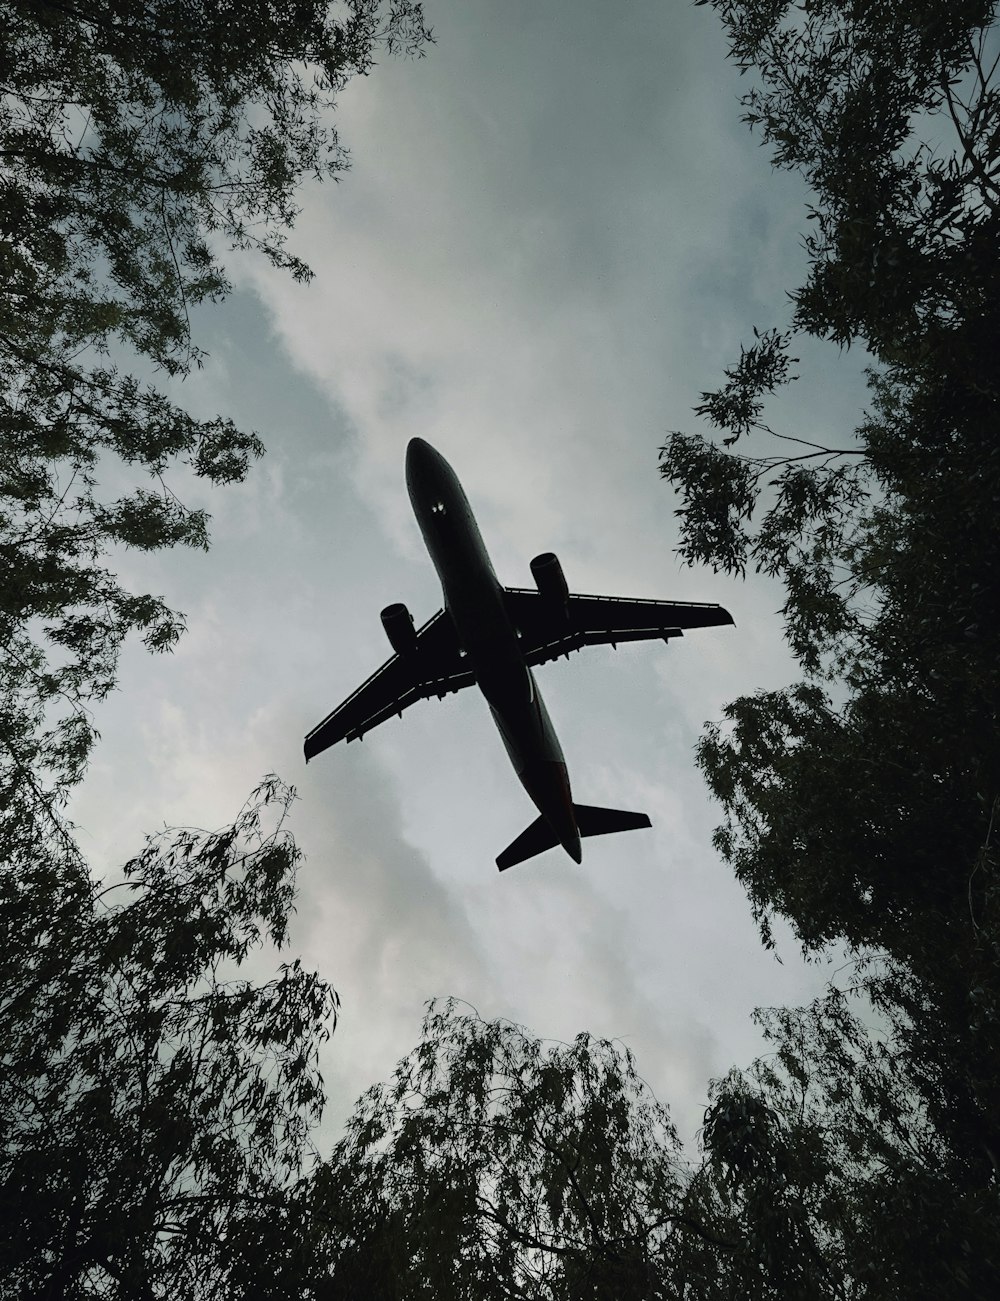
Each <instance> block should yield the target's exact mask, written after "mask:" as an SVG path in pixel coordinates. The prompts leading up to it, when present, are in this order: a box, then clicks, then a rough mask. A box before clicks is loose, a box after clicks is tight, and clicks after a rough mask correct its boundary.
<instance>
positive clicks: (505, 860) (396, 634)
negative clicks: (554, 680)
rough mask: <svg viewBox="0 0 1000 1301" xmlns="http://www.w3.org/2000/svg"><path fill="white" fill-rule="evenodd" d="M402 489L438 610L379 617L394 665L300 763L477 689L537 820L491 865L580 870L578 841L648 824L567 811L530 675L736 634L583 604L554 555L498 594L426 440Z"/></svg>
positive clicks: (451, 480)
mask: <svg viewBox="0 0 1000 1301" xmlns="http://www.w3.org/2000/svg"><path fill="white" fill-rule="evenodd" d="M406 487H407V491H408V492H409V496H410V502H411V504H412V506H413V513H414V515H415V516H416V517H417V523H418V524H419V526H420V531H421V533H422V534H423V538H424V542H425V544H426V546H427V550H428V551H429V552H430V557H431V560H432V561H433V563H434V568H435V569H436V570H437V574H438V577H439V578H440V580H441V589H442V593H443V596H444V609H443V610H438V612H437V614H435V615H433V616H432V617H431V618H430V619H428V621H427V622H426V623H425V624H423V625H422V626H421V627H420V628H416V627H415V626H414V620H413V615H412V614H411V613H410V611H409V610H408V609H407V607H406V606H405V605H403V604H401V603H396V604H394V605H388V606H386V608H385V609H384V610H383V611H382V625H383V627H384V629H385V633H386V636H387V637H388V639H389V644H390V645H391V646H392V649H393V651H394V654H393V656H392V658H391V659H390V660H387V661H386V663H385V664H383V665H382V667H381V668H380V669H377V670H376V671H375V672H374V673H373V674H372V676H371V677H370V678H369V679H368V680H367V682H364V683H363V684H362V685H361V686H360V687H359V688H358V689H357V691H355V692H354V694H353V695H351V696H348V697H347V699H346V700H345V701H344V702H343V704H340V705H338V706H337V708H336V709H335V710H334V711H333V713H331V714H328V715H327V717H326V718H324V719H323V721H322V722H321V723H319V724H318V725H317V726H316V727H314V728H313V730H312V731H311V732H310V733H309V734H308V736H307V737H306V739H305V756H306V762H307V763H308V761H309V760H310V759H312V758H314V757H315V756H316V755H317V754H319V753H320V752H321V751H322V750H325V749H326V748H327V747H328V746H331V745H334V744H336V742H338V741H342V740H344V739H345V738H346V739H347V740H348V741H353V740H355V739H356V738H357V739H360V738H361V737H363V736H364V734H365V733H366V732H368V731H370V730H371V729H372V728H373V727H377V726H378V725H379V723H382V722H384V721H385V720H386V719H387V718H391V717H392V716H393V715H394V714H398V715H399V716H400V717H402V714H403V710H404V709H407V708H409V706H410V705H412V704H413V703H414V702H415V701H417V700H422V699H427V698H430V697H431V696H437V697H439V698H441V697H443V696H445V695H447V694H448V693H449V692H452V691H460V690H461V689H462V688H463V687H469V686H473V685H476V686H478V687H479V689H480V691H481V692H482V693H483V695H484V696H485V697H486V702H487V704H488V705H489V707H490V712H491V713H492V715H493V719H494V721H495V723H496V725H497V728H498V729H499V732H500V737H501V739H502V741H503V743H504V746H505V747H506V750H507V754H508V755H509V757H510V760H511V763H512V764H513V766H514V771H515V772H516V773H517V775H518V777H519V779H520V781H521V784H522V785H523V786H524V789H525V790H526V791H527V793H528V795H529V796H530V798H531V800H532V802H533V803H534V805H535V807H536V808H537V809H538V813H539V816H538V817H537V818H536V819H535V821H534V822H532V823H531V824H530V825H529V826H528V827H527V828H526V829H525V830H524V831H522V832H521V834H520V835H519V836H518V837H517V838H516V839H515V840H514V841H512V843H511V844H510V845H508V846H507V848H506V849H505V850H504V851H503V853H502V854H500V855H499V856H498V858H497V860H496V863H497V867H498V868H499V869H500V871H501V872H503V871H506V869H507V868H509V867H513V866H514V865H515V864H516V863H523V862H524V861H525V860H526V859H529V858H533V857H534V856H535V855H536V854H541V853H544V852H545V851H546V850H548V849H553V848H555V847H556V846H557V845H561V846H562V847H563V849H565V850H566V852H567V853H568V854H569V856H570V857H571V858H572V859H573V860H574V861H575V862H577V863H579V862H580V861H581V859H582V857H583V854H582V849H581V845H580V840H581V837H586V836H600V835H604V834H606V833H608V832H615V831H630V830H633V829H636V828H640V827H648V826H651V825H652V824H651V823H650V820H649V818H648V816H647V815H646V814H645V813H630V812H626V811H625V810H623V809H604V808H597V807H595V806H593V805H589V804H574V803H573V796H572V793H571V790H570V783H569V777H568V775H567V771H566V761H565V759H564V758H563V752H562V749H561V747H560V745H559V740H558V738H557V737H556V733H555V729H554V728H553V726H552V723H551V720H550V719H549V715H548V711H547V710H546V708H545V702H544V701H543V700H542V696H541V692H540V691H539V690H538V685H537V683H536V682H535V677H534V674H533V673H532V669H533V668H534V667H535V665H537V664H543V663H545V661H546V660H553V659H557V658H559V657H560V656H563V655H565V656H568V655H569V653H570V651H576V650H579V649H580V648H581V647H583V646H596V645H600V644H602V643H610V644H611V645H612V646H616V645H617V644H618V643H619V642H626V641H644V640H647V639H657V638H660V639H662V640H663V641H668V640H669V639H670V638H671V637H680V636H682V635H683V631H684V629H685V628H707V627H714V626H718V625H720V624H731V623H733V618H732V616H731V615H730V614H729V612H728V611H727V610H724V609H723V608H722V607H721V606H719V605H708V604H703V603H699V602H694V601H686V602H685V601H643V600H632V599H630V598H628V597H621V596H579V595H575V594H572V593H571V592H570V591H569V589H568V587H567V584H566V579H565V577H564V575H563V571H562V566H561V565H560V563H559V560H558V559H557V557H556V556H555V555H554V554H553V553H552V552H551V551H546V552H543V554H542V555H540V556H536V557H535V558H534V560H532V561H531V574H532V577H533V578H534V580H535V586H534V588H520V587H503V586H501V584H500V582H499V581H498V579H497V576H496V574H495V573H494V572H493V566H492V564H491V563H490V558H489V556H488V555H487V552H486V548H485V546H484V545H483V539H482V537H481V536H480V533H479V527H478V525H477V524H476V519H475V516H474V515H473V513H472V509H471V507H470V506H469V502H468V499H467V498H466V495H465V493H464V491H463V489H462V485H461V484H460V483H459V481H458V477H457V475H456V474H455V471H454V470H453V469H452V468H451V466H450V465H449V464H448V462H447V461H446V460H445V459H444V457H443V456H442V455H441V453H440V452H438V451H435V449H434V448H433V447H431V445H430V443H428V442H425V440H424V439H422V438H412V439H411V440H410V442H409V444H408V446H407V449H406Z"/></svg>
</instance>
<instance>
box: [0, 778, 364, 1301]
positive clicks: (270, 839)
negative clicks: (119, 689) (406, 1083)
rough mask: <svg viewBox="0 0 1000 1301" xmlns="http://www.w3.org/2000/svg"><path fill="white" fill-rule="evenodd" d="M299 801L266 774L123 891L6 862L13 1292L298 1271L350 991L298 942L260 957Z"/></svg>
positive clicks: (259, 1287)
mask: <svg viewBox="0 0 1000 1301" xmlns="http://www.w3.org/2000/svg"><path fill="white" fill-rule="evenodd" d="M293 797H294V793H293V792H291V791H290V790H288V789H286V788H284V787H282V786H281V785H280V783H279V782H278V781H277V780H276V779H275V778H273V777H269V778H266V779H265V780H264V782H263V783H262V784H261V786H260V787H259V788H258V789H257V790H256V791H255V792H254V794H253V796H252V797H251V799H250V801H248V803H247V805H246V806H245V807H244V809H243V811H242V812H241V813H240V815H239V817H238V818H237V819H236V821H235V823H233V825H232V826H230V827H228V828H225V829H223V830H221V831H218V832H213V833H205V832H195V831H191V830H182V831H177V832H170V833H167V832H164V833H163V834H162V835H160V836H158V837H155V838H151V839H149V840H148V842H147V844H146V846H145V848H144V850H143V851H142V852H141V853H140V854H139V855H138V856H137V857H136V858H134V859H132V860H131V861H130V862H129V863H128V864H127V865H126V867H125V869H124V879H123V880H122V881H121V882H120V883H119V884H118V885H115V886H109V887H106V888H105V889H104V890H97V889H95V887H93V886H92V885H90V883H89V882H86V881H83V880H82V879H78V881H77V883H76V885H75V887H74V888H72V889H68V888H67V884H66V883H67V876H66V874H65V873H53V872H51V870H50V869H49V865H48V864H47V863H46V862H45V861H44V860H43V861H42V863H40V864H38V865H37V866H33V865H32V864H30V863H29V864H19V865H18V866H19V867H20V869H21V870H20V871H18V872H16V873H15V872H12V871H8V872H5V874H4V877H3V893H2V895H0V911H2V914H3V918H2V920H3V933H4V936H5V943H4V946H3V951H2V953H0V986H2V988H3V991H4V994H3V998H2V1000H0V1039H2V1045H3V1047H2V1068H0V1125H2V1130H3V1135H2V1141H0V1220H2V1222H3V1224H4V1233H3V1234H2V1235H0V1279H2V1280H3V1281H2V1284H0V1289H2V1292H3V1295H4V1296H11V1297H13V1296H42V1295H51V1296H60V1297H65V1298H77V1297H79V1298H84V1297H96V1296H100V1297H107V1298H116V1297H119V1298H122V1299H123V1301H125V1299H128V1301H134V1298H137V1297H138V1298H142V1297H149V1298H152V1297H153V1296H164V1295H170V1296H175V1297H178V1298H183V1297H191V1298H194V1297H198V1298H200V1297H203V1296H205V1295H209V1294H210V1295H213V1296H243V1295H247V1296H249V1295H254V1296H263V1295H271V1293H270V1292H269V1291H268V1283H267V1281H266V1280H267V1279H268V1276H269V1272H270V1275H271V1281H272V1282H275V1283H276V1285H277V1282H278V1280H279V1278H280V1276H282V1275H283V1274H287V1273H288V1271H289V1270H294V1269H296V1268H297V1262H298V1261H299V1258H300V1254H301V1253H300V1251H299V1247H298V1245H297V1241H296V1240H297V1234H298V1225H297V1217H298V1214H299V1212H298V1209H297V1208H298V1199H299V1197H300V1191H299V1187H298V1185H299V1182H300V1175H301V1173H302V1169H303V1163H304V1162H305V1161H306V1160H307V1159H308V1158H310V1157H311V1148H310V1146H309V1142H308V1134H309V1130H310V1128H311V1127H312V1126H313V1125H315V1124H316V1123H317V1122H318V1120H319V1118H320V1115H321V1112H322V1106H323V1093H322V1080H321V1078H320V1075H319V1072H318V1069H317V1051H318V1048H319V1045H320V1044H321V1043H322V1042H323V1040H324V1039H325V1038H326V1037H327V1036H328V1035H329V1033H330V1031H331V1029H332V1027H333V1023H334V1021H335V1016H336V1010H337V1005H338V1000H337V996H336V994H335V993H334V992H333V990H332V989H330V987H329V986H328V985H326V984H325V983H324V982H323V981H322V980H320V979H319V978H318V977H317V976H316V975H314V974H312V973H309V972H307V971H305V970H303V969H302V967H301V965H300V963H299V962H298V960H295V961H293V962H292V963H290V964H283V965H282V966H281V967H280V969H279V974H278V975H277V976H276V977H275V978H273V979H271V980H269V981H266V982H263V983H260V982H254V981H252V980H250V979H247V978H245V977H243V976H241V975H240V970H241V968H242V967H243V966H244V964H245V962H246V959H247V958H248V956H249V955H250V953H251V952H252V951H253V950H255V949H257V948H259V947H260V946H261V945H262V944H263V943H264V942H265V941H270V942H271V943H273V944H277V945H280V944H281V943H282V942H283V941H284V939H285V936H286V933H287V923H288V914H289V910H290V908H291V904H292V898H293V891H294V876H295V870H296V865H297V862H298V859H299V852H298V850H297V849H296V847H295V846H294V844H293V842H292V841H291V840H290V838H289V837H288V835H287V833H286V832H285V831H284V829H283V824H284V820H285V817H286V815H287V812H288V807H289V804H290V801H291V800H292V798H293ZM43 892H45V893H43ZM262 1280H263V1281H262ZM278 1294H279V1295H280V1294H281V1289H280V1286H279V1290H278ZM286 1294H290V1293H286Z"/></svg>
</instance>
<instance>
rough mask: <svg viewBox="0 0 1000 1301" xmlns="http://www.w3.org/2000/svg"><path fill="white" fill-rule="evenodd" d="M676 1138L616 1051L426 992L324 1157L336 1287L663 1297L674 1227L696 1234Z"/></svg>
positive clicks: (446, 1293)
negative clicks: (421, 1011)
mask: <svg viewBox="0 0 1000 1301" xmlns="http://www.w3.org/2000/svg"><path fill="white" fill-rule="evenodd" d="M678 1149H679V1145H678V1140H677V1136H676V1133H675V1131H674V1128H673V1126H672V1124H671V1123H670V1119H669V1116H668V1115H667V1113H666V1110H665V1109H664V1108H663V1107H661V1106H660V1105H659V1104H658V1103H657V1102H656V1100H655V1099H654V1098H653V1097H652V1096H651V1095H650V1093H649V1091H648V1089H647V1088H646V1086H645V1085H644V1084H643V1083H642V1081H641V1080H640V1079H639V1077H638V1076H637V1075H636V1072H635V1066H634V1063H633V1061H632V1057H631V1054H630V1053H629V1052H628V1051H627V1050H623V1049H620V1048H618V1047H616V1046H615V1045H614V1044H611V1043H608V1042H606V1041H603V1040H595V1039H593V1038H592V1037H591V1036H589V1035H586V1034H583V1035H579V1036H578V1037H577V1038H576V1040H575V1041H574V1042H573V1043H572V1044H561V1043H549V1044H545V1043H543V1042H541V1041H539V1040H537V1039H534V1038H532V1037H531V1036H529V1035H528V1034H527V1033H526V1032H525V1031H524V1030H523V1029H522V1028H521V1027H519V1026H515V1025H511V1024H510V1023H508V1022H504V1021H496V1022H487V1021H483V1020H482V1019H480V1018H479V1017H478V1015H476V1014H475V1013H472V1012H462V1011H461V1010H459V1009H458V1007H457V1006H456V1004H455V1002H454V1001H453V1000H449V1002H448V1003H446V1004H445V1005H443V1006H439V1005H436V1004H431V1005H430V1007H429V1010H428V1013H427V1016H426V1018H425V1021H424V1027H423V1038H422V1041H421V1043H420V1045H419V1046H418V1047H417V1048H416V1049H415V1050H414V1051H413V1052H412V1053H411V1054H410V1055H409V1057H407V1058H405V1059H404V1060H403V1061H402V1062H400V1064H399V1066H398V1067H397V1069H396V1072H395V1075H394V1077H393V1079H392V1080H391V1081H390V1082H389V1083H387V1084H383V1085H377V1086H375V1087H374V1088H373V1089H371V1090H370V1091H369V1092H368V1093H367V1094H366V1095H365V1096H364V1097H363V1098H362V1099H361V1100H360V1102H359V1104H358V1106H357V1108H356V1110H355V1113H354V1115H353V1116H352V1117H351V1119H350V1121H349V1124H348V1128H347V1134H346V1136H345V1138H344V1139H342V1140H341V1142H340V1143H338V1144H337V1146H336V1147H335V1149H334V1151H333V1153H332V1155H331V1157H330V1159H329V1161H328V1162H326V1163H324V1164H323V1165H321V1166H320V1167H319V1169H318V1171H317V1175H316V1184H315V1189H316V1191H315V1196H316V1198H317V1202H316V1215H317V1222H318V1223H322V1222H323V1220H324V1218H325V1219H326V1221H327V1223H328V1224H329V1230H328V1231H329V1235H330V1245H329V1248H327V1250H329V1251H330V1253H331V1258H332V1261H333V1282H334V1285H335V1288H336V1289H337V1291H336V1294H337V1295H344V1296H384V1297H400V1298H403V1297H405V1298H424V1297H426V1298H431V1297H435V1298H437V1297H441V1298H452V1297H453V1298H472V1297H475V1298H477V1301H485V1299H486V1298H491V1297H498V1298H499V1297H504V1298H506V1297H510V1296H522V1297H533V1298H536V1297H537V1298H561V1297H565V1298H567V1301H569V1299H570V1298H573V1299H574V1301H575V1299H576V1298H585V1297H592V1298H599V1297H607V1296H615V1297H621V1298H627V1297H637V1298H638V1297H642V1298H655V1297H666V1296H674V1295H676V1293H675V1291H674V1290H673V1285H672V1284H671V1282H670V1262H671V1261H672V1260H675V1259H676V1258H677V1255H678V1251H679V1249H680V1248H679V1244H680V1243H681V1240H682V1239H683V1238H685V1237H687V1236H690V1235H691V1234H692V1233H693V1234H694V1235H695V1236H699V1235H701V1234H703V1233H705V1232H707V1231H706V1230H704V1229H703V1228H702V1226H701V1225H700V1224H698V1223H697V1222H695V1221H693V1220H691V1219H690V1217H689V1215H688V1212H687V1210H686V1207H685V1204H684V1184H685V1178H686V1172H685V1170H684V1168H683V1166H682V1165H681V1163H680V1161H679V1158H678ZM709 1236H712V1235H711V1234H709ZM723 1249H724V1248H723Z"/></svg>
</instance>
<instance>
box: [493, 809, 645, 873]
mask: <svg viewBox="0 0 1000 1301" xmlns="http://www.w3.org/2000/svg"><path fill="white" fill-rule="evenodd" d="M573 816H574V818H575V820H576V825H577V830H578V831H579V832H580V835H581V836H606V835H609V834H610V833H611V832H613V831H636V830H638V829H639V828H640V827H651V826H652V825H653V824H652V823H651V822H650V820H649V818H648V816H647V815H646V814H645V813H629V812H627V811H626V810H625V809H602V808H599V807H598V806H597V805H595V804H574V805H573ZM558 844H559V837H558V836H557V835H556V833H555V832H554V831H553V830H552V827H551V825H550V824H549V822H548V820H547V819H546V818H542V817H538V818H536V819H535V820H534V822H532V823H531V825H530V826H528V827H525V829H524V830H523V831H522V832H521V834H520V835H519V836H518V837H517V839H516V840H512V841H511V843H510V844H509V845H508V846H507V848H506V849H505V850H504V851H503V853H502V854H500V856H499V857H498V858H497V867H498V868H499V869H500V871H501V872H505V871H506V870H507V868H508V867H513V866H514V865H515V863H523V862H524V861H525V859H528V858H534V857H535V855H536V854H544V852H545V851H546V850H547V849H555V847H556V845H558Z"/></svg>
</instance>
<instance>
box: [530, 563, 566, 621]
mask: <svg viewBox="0 0 1000 1301" xmlns="http://www.w3.org/2000/svg"><path fill="white" fill-rule="evenodd" d="M531 576H532V578H533V579H534V580H535V586H536V587H537V588H538V595H539V596H540V597H541V598H542V600H543V601H545V602H546V604H548V605H550V606H553V607H554V608H555V609H557V610H562V611H564V612H566V611H568V609H569V588H568V587H567V586H566V579H565V576H564V575H563V571H562V565H561V564H560V563H559V557H558V556H557V555H556V554H555V552H554V551H543V552H542V554H541V555H540V556H535V558H534V560H533V561H532V562H531Z"/></svg>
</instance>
